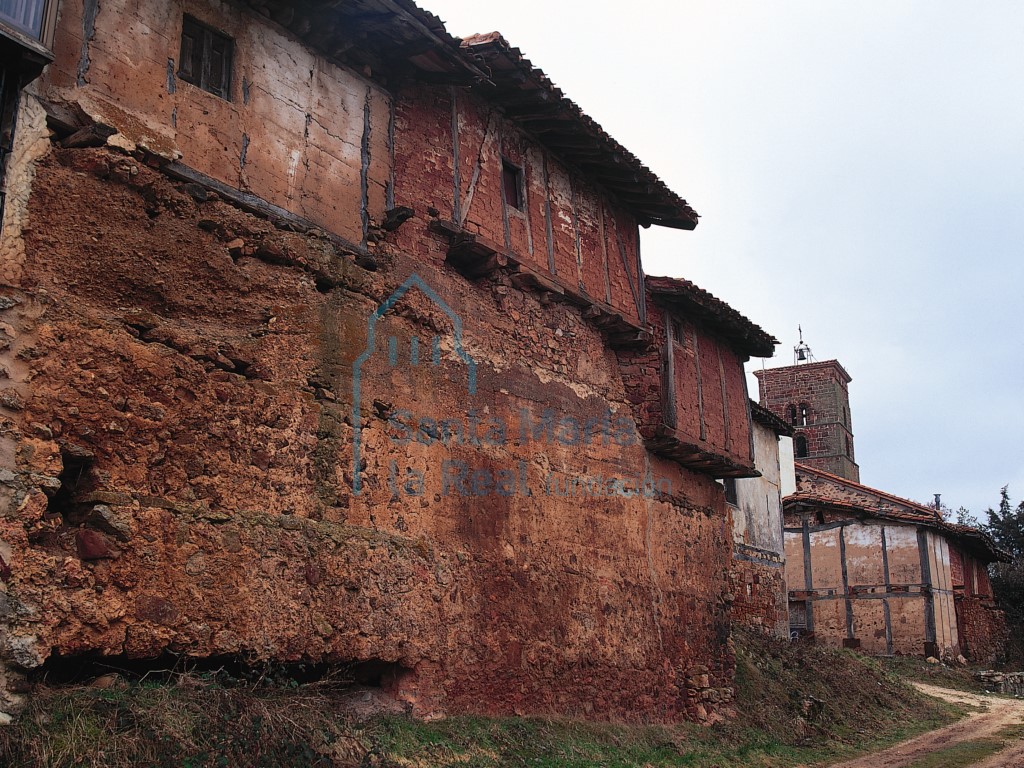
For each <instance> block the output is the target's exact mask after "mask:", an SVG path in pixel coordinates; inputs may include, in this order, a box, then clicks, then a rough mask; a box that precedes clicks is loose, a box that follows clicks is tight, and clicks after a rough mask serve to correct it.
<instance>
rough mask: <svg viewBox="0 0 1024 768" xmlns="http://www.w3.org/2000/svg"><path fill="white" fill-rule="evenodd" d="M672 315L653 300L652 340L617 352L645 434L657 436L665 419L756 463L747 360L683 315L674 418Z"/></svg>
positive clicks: (681, 431) (709, 445)
mask: <svg viewBox="0 0 1024 768" xmlns="http://www.w3.org/2000/svg"><path fill="white" fill-rule="evenodd" d="M669 316H670V314H669V310H666V309H664V308H662V307H660V306H658V305H657V304H654V303H653V302H652V303H649V304H648V310H647V317H648V321H649V322H650V324H651V329H652V331H653V333H654V341H653V345H652V346H651V348H650V349H646V350H641V351H620V352H619V353H618V355H619V359H620V361H621V364H622V371H623V378H624V380H625V382H626V387H627V390H628V393H629V398H630V401H631V402H632V403H633V410H634V413H635V414H636V418H637V422H638V423H639V424H640V430H641V433H642V434H643V435H644V437H645V438H650V437H653V436H654V435H655V434H656V432H657V429H658V427H659V426H660V425H662V424H665V425H667V426H669V427H672V428H673V429H674V430H675V431H676V433H677V435H678V437H679V439H680V440H682V441H684V442H687V443H690V444H692V445H695V446H698V447H700V448H701V449H703V450H706V451H708V452H710V453H713V454H716V455H718V456H722V457H725V458H728V459H730V460H732V461H734V462H735V463H737V464H740V465H744V466H753V461H754V457H753V455H752V454H751V442H750V429H751V425H750V412H749V409H748V407H747V400H748V398H747V390H746V383H745V378H744V375H745V374H744V372H743V361H742V359H741V358H740V357H738V356H737V354H736V352H734V351H733V349H732V348H731V346H730V345H729V343H728V342H726V341H723V340H722V339H721V338H719V337H718V336H716V335H715V334H714V333H713V332H711V331H709V330H708V329H707V328H706V327H704V326H701V325H699V324H697V323H695V322H693V321H691V320H689V319H687V318H686V317H684V316H677V317H676V320H677V323H676V325H677V327H678V328H680V329H681V330H682V332H683V338H682V339H681V340H676V341H674V342H673V350H672V354H673V368H674V371H675V380H674V381H673V382H672V386H673V387H674V390H675V419H671V418H669V416H668V414H667V410H668V408H667V402H666V399H665V396H664V386H665V385H664V376H665V373H664V371H665V369H666V344H667V343H668V342H667V336H666V333H665V321H666V317H669ZM680 342H681V343H680ZM702 426H703V430H702Z"/></svg>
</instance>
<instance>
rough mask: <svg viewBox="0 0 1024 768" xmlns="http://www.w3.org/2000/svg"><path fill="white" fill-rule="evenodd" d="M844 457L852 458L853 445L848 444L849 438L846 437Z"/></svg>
mask: <svg viewBox="0 0 1024 768" xmlns="http://www.w3.org/2000/svg"><path fill="white" fill-rule="evenodd" d="M846 455H847V456H849V457H850V458H851V459H852V458H853V443H852V442H850V436H849V435H847V436H846Z"/></svg>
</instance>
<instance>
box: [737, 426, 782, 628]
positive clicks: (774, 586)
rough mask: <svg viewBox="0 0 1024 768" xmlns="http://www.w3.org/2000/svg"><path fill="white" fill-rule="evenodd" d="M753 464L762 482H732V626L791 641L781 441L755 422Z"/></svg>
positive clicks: (741, 480) (748, 480)
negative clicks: (784, 535) (745, 625)
mask: <svg viewBox="0 0 1024 768" xmlns="http://www.w3.org/2000/svg"><path fill="white" fill-rule="evenodd" d="M753 429H754V464H755V466H756V467H757V469H758V471H759V472H760V473H761V477H754V478H740V479H737V480H736V481H735V482H736V502H737V504H736V506H735V507H733V510H732V512H733V528H732V533H733V561H732V580H733V592H734V594H735V595H736V601H735V602H734V603H733V621H737V622H742V623H744V624H748V625H751V626H756V627H758V628H761V629H763V630H764V631H766V632H769V633H771V634H773V635H775V636H777V637H789V608H788V604H789V603H788V593H787V590H786V578H785V546H784V544H783V520H782V496H781V493H780V491H779V486H780V482H781V477H780V466H779V438H778V436H777V435H776V433H775V432H774V431H773V430H771V429H769V428H768V427H766V426H764V425H763V424H760V423H758V422H756V421H755V422H754V423H753Z"/></svg>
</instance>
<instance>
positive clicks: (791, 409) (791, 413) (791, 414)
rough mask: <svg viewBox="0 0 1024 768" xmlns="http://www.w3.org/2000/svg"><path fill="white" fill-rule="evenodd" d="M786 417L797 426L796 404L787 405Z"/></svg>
mask: <svg viewBox="0 0 1024 768" xmlns="http://www.w3.org/2000/svg"><path fill="white" fill-rule="evenodd" d="M786 418H787V419H789V423H790V424H792V425H793V426H794V427H795V426H796V406H795V405H787V406H786Z"/></svg>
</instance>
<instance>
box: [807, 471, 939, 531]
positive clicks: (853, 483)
mask: <svg viewBox="0 0 1024 768" xmlns="http://www.w3.org/2000/svg"><path fill="white" fill-rule="evenodd" d="M795 463H796V466H797V468H798V469H800V470H807V471H809V472H811V473H812V474H817V475H822V476H824V477H825V478H826V479H829V480H835V481H837V482H839V483H841V484H843V485H848V486H851V487H854V488H860V489H862V490H865V491H868V492H869V493H873V494H875V495H876V496H879V497H881V498H884V499H889V500H890V501H895V502H896V503H897V504H906V505H907V506H909V507H914V508H915V509H919V510H922V512H924V513H925V514H927V515H929V516H931V517H934V518H936V519H938V520H941V519H942V515H941V514H940V513H939V512H938V511H937V510H936V509H934V508H933V507H926V506H925V505H924V504H921V503H919V502H916V501H911V500H910V499H904V498H903V497H902V496H896V495H895V494H892V493H887V492H885V491H882V490H879V489H878V488H872V487H871V486H870V485H864V484H863V483H858V482H856V481H854V480H848V479H847V478H845V477H841V476H839V475H835V474H832V473H831V472H827V471H826V470H824V469H818V468H817V467H812V466H809V465H807V464H804V463H803V462H800V461H797V462H795Z"/></svg>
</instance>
